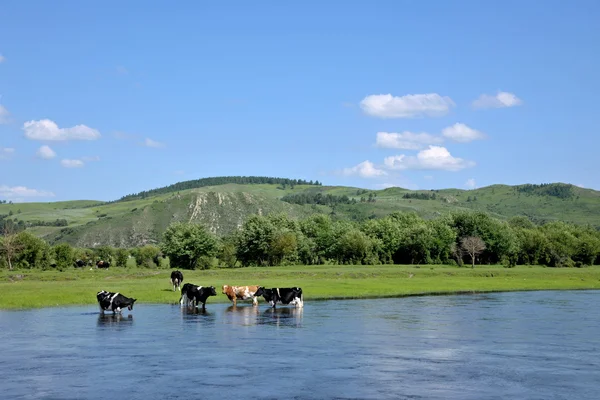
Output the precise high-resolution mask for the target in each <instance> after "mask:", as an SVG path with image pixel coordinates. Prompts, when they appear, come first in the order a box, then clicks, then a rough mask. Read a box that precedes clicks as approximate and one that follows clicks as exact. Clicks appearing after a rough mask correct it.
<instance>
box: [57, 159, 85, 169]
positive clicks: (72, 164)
mask: <svg viewBox="0 0 600 400" xmlns="http://www.w3.org/2000/svg"><path fill="white" fill-rule="evenodd" d="M60 165H62V166H63V167H65V168H81V167H83V166H84V165H85V164H84V162H83V161H81V160H66V159H65V160H60Z"/></svg>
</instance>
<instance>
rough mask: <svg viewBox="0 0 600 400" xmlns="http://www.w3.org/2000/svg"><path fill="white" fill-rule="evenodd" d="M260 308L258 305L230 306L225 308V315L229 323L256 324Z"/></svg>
mask: <svg viewBox="0 0 600 400" xmlns="http://www.w3.org/2000/svg"><path fill="white" fill-rule="evenodd" d="M259 314H260V309H259V308H258V307H256V306H244V307H238V306H229V307H227V308H226V309H225V316H226V318H227V319H228V320H229V321H228V322H229V323H234V324H236V325H246V326H247V325H256V324H257V322H258V321H257V319H258V316H259Z"/></svg>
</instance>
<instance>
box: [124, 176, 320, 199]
mask: <svg viewBox="0 0 600 400" xmlns="http://www.w3.org/2000/svg"><path fill="white" fill-rule="evenodd" d="M228 183H237V184H240V185H249V184H271V185H282V186H283V185H289V186H290V187H293V186H296V185H316V186H321V183H320V182H319V181H314V182H313V181H312V180H310V181H307V180H304V179H288V178H273V177H266V176H219V177H213V178H201V179H194V180H190V181H184V182H178V183H175V184H173V185H169V186H165V187H162V188H158V189H152V190H145V191H142V192H139V193H133V194H128V195H126V196H123V197H121V198H120V199H119V200H117V201H128V200H137V199H145V198H146V197H150V196H155V195H159V194H165V193H174V192H178V191H181V190H187V189H196V188H201V187H205V186H216V185H226V184H228Z"/></svg>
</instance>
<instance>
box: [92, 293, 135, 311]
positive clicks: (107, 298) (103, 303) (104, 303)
mask: <svg viewBox="0 0 600 400" xmlns="http://www.w3.org/2000/svg"><path fill="white" fill-rule="evenodd" d="M96 299H98V305H99V306H100V312H101V313H102V314H104V311H107V310H112V312H113V314H114V313H116V312H118V313H120V312H121V310H123V309H125V308H127V309H129V311H131V310H133V303H135V302H136V300H137V299H133V298H129V297H126V296H123V295H122V294H120V293H114V292H107V291H106V290H101V291H99V292H98V293H96Z"/></svg>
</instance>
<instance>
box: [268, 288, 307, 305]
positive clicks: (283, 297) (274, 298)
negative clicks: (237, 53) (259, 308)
mask: <svg viewBox="0 0 600 400" xmlns="http://www.w3.org/2000/svg"><path fill="white" fill-rule="evenodd" d="M262 296H263V297H264V298H265V300H266V301H268V302H269V304H270V305H271V307H273V308H275V307H276V306H277V303H278V302H279V303H281V304H293V305H295V306H296V307H304V296H303V294H302V288H299V287H293V288H273V289H265V290H264V291H263V295H262Z"/></svg>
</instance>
